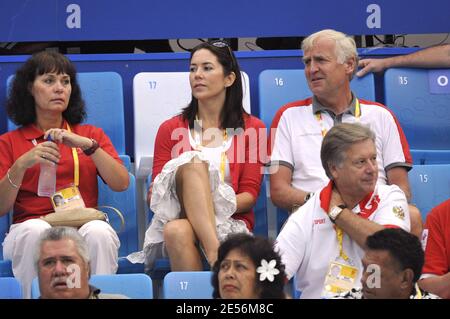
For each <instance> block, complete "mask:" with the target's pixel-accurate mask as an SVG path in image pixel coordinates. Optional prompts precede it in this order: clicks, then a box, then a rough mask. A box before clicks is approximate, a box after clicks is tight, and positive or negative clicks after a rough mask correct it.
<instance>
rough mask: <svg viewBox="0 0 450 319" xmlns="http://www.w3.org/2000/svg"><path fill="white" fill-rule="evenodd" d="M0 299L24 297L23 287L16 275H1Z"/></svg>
mask: <svg viewBox="0 0 450 319" xmlns="http://www.w3.org/2000/svg"><path fill="white" fill-rule="evenodd" d="M0 299H22V287H21V285H20V282H19V281H18V280H17V279H16V278H14V277H0Z"/></svg>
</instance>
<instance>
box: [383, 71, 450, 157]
mask: <svg viewBox="0 0 450 319" xmlns="http://www.w3.org/2000/svg"><path fill="white" fill-rule="evenodd" d="M449 79H450V69H434V70H431V69H430V70H427V69H412V68H411V69H410V68H401V69H395V68H393V69H389V70H387V71H386V73H385V74H384V94H385V103H386V105H387V106H388V107H389V108H390V109H391V110H392V111H394V113H395V114H396V116H397V118H398V120H399V121H400V124H401V126H402V128H403V130H404V132H405V135H406V137H407V139H408V142H409V147H410V149H411V150H413V152H412V155H413V160H414V163H415V164H445V163H450V138H449V136H450V108H449V105H450V83H449ZM415 150H417V151H415Z"/></svg>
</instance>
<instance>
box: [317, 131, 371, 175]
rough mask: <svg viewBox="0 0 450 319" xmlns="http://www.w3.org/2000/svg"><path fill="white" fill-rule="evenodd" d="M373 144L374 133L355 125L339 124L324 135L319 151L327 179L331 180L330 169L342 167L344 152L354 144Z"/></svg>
mask: <svg viewBox="0 0 450 319" xmlns="http://www.w3.org/2000/svg"><path fill="white" fill-rule="evenodd" d="M369 139H370V140H372V141H373V142H375V133H374V132H372V130H371V129H370V128H369V127H367V126H364V125H361V124H357V123H340V124H337V125H335V126H333V127H332V128H331V130H329V131H328V133H327V134H326V135H325V137H324V139H323V142H322V147H321V149H320V159H321V160H322V166H323V168H324V169H325V173H326V174H327V176H328V178H329V179H331V180H332V179H333V176H332V175H331V171H330V167H331V166H337V167H342V165H343V163H344V160H345V152H347V150H348V149H349V148H350V147H351V146H352V145H353V144H355V143H359V142H364V141H366V140H369Z"/></svg>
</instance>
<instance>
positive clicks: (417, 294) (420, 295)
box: [414, 282, 423, 299]
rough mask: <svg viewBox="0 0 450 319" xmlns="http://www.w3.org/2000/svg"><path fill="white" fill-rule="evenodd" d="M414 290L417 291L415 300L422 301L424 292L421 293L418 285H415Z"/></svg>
mask: <svg viewBox="0 0 450 319" xmlns="http://www.w3.org/2000/svg"><path fill="white" fill-rule="evenodd" d="M414 288H415V289H416V295H415V296H414V299H422V297H423V296H422V292H421V291H420V288H419V285H418V284H417V282H416V284H415V285H414Z"/></svg>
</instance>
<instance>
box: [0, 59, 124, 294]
mask: <svg viewBox="0 0 450 319" xmlns="http://www.w3.org/2000/svg"><path fill="white" fill-rule="evenodd" d="M6 109H7V113H8V116H9V118H10V119H11V120H12V121H13V122H14V123H15V124H17V125H18V126H19V128H18V129H16V130H14V131H11V132H8V133H5V134H3V135H1V136H0V150H1V152H0V176H1V180H0V216H1V215H5V214H7V213H8V211H9V210H10V209H11V208H13V210H14V214H13V225H12V226H11V227H10V230H9V232H8V234H7V236H6V238H5V241H4V244H3V255H4V257H5V258H7V259H11V260H12V267H13V273H14V276H15V277H17V278H18V279H19V280H20V281H21V283H22V287H23V293H24V296H25V298H27V297H29V296H30V287H31V281H32V280H33V278H34V277H35V276H36V272H35V270H34V268H33V262H32V256H33V251H34V248H35V247H34V245H33V244H34V243H35V242H36V240H37V238H38V237H39V235H40V234H41V233H42V232H43V231H44V230H45V229H47V228H50V227H51V226H50V224H49V223H47V222H46V221H44V220H43V219H41V218H40V217H42V216H45V215H47V214H48V213H51V212H53V206H52V202H51V198H52V196H53V195H54V194H50V195H48V196H49V197H47V196H39V195H38V190H37V189H38V180H39V175H40V171H41V169H40V164H47V165H56V185H55V190H58V191H64V190H65V189H70V190H71V191H73V193H74V194H75V193H76V194H77V195H76V196H77V197H76V196H74V197H73V198H76V199H77V200H80V196H79V195H78V194H80V195H81V200H80V205H81V206H83V205H85V206H87V207H96V206H97V200H98V189H97V175H100V176H101V178H102V179H103V181H105V182H106V183H107V184H108V186H109V187H110V188H111V189H113V190H115V191H123V190H125V189H126V188H127V187H128V183H129V177H128V172H127V170H126V168H125V167H124V166H123V165H122V162H121V160H120V159H119V156H118V154H117V152H116V150H115V149H114V146H113V145H112V143H111V141H110V139H109V138H108V136H106V135H105V133H104V132H103V130H102V129H100V128H97V127H94V126H92V125H81V124H80V123H81V122H82V121H83V119H84V118H85V115H86V113H85V110H84V102H83V100H82V97H81V91H80V87H79V85H78V83H77V78H76V70H75V67H74V65H73V64H72V62H71V61H70V60H69V59H67V58H66V57H65V56H64V55H61V54H59V53H56V52H49V51H43V52H39V53H36V54H34V55H33V56H32V57H31V58H29V59H28V60H27V61H26V62H25V63H24V64H23V65H22V66H21V67H20V68H19V69H18V71H17V73H16V75H15V77H14V80H13V82H12V85H11V90H10V93H9V97H8V99H7V101H6ZM66 194H71V193H70V192H66ZM41 195H42V194H41ZM68 196H69V195H68ZM69 201H70V198H69ZM79 232H80V234H81V235H82V236H83V237H84V238H85V239H86V241H87V243H88V246H89V247H90V254H91V267H92V272H93V273H94V274H95V273H102V274H108V273H115V271H116V270H117V259H118V248H119V246H120V243H119V238H118V237H117V234H116V233H115V232H114V230H113V229H112V228H111V226H110V225H109V224H108V223H106V222H104V221H98V220H95V221H91V222H88V223H86V224H84V225H83V226H82V227H80V229H79Z"/></svg>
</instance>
